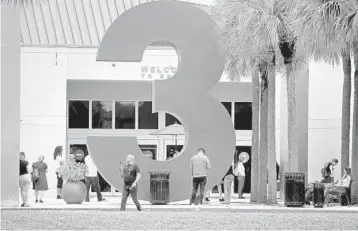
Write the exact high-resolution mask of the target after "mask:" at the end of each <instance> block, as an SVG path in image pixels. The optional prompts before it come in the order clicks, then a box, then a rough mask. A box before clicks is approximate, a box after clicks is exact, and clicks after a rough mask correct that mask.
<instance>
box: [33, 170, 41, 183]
mask: <svg viewBox="0 0 358 231" xmlns="http://www.w3.org/2000/svg"><path fill="white" fill-rule="evenodd" d="M39 179H40V173H39V170H38V169H37V168H34V170H32V172H31V181H32V182H34V183H35V182H36V181H38V180H39Z"/></svg>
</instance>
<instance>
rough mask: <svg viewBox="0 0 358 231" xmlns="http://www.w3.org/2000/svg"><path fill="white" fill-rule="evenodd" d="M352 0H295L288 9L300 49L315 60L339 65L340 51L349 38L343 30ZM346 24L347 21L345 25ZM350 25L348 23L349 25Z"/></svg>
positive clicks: (350, 10) (343, 48)
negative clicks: (300, 43)
mask: <svg viewBox="0 0 358 231" xmlns="http://www.w3.org/2000/svg"><path fill="white" fill-rule="evenodd" d="M355 5H357V3H355V0H324V1H322V0H311V1H298V2H297V3H296V4H295V6H294V7H293V10H292V11H291V14H292V18H294V19H295V20H294V21H293V29H294V30H295V33H296V34H297V35H298V40H300V41H302V42H303V44H302V45H303V47H302V48H303V51H304V52H306V53H307V54H309V55H310V58H312V59H314V60H315V61H324V62H328V63H332V64H338V63H339V62H340V60H341V52H342V50H345V49H346V47H347V44H348V43H349V42H350V41H351V40H352V37H351V36H348V35H349V33H351V32H349V31H348V30H346V29H344V25H345V21H347V20H343V18H346V17H347V15H348V14H349V13H350V12H352V9H354V7H355ZM347 25H348V24H347ZM348 27H349V26H348Z"/></svg>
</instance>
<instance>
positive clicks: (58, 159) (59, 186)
mask: <svg viewBox="0 0 358 231" xmlns="http://www.w3.org/2000/svg"><path fill="white" fill-rule="evenodd" d="M62 152H63V148H62V146H57V147H56V148H55V151H54V153H53V158H54V160H55V161H56V175H57V199H62V187H63V179H62V177H60V176H58V168H60V167H61V165H63V164H64V160H63V157H62Z"/></svg>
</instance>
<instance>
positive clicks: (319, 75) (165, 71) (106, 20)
mask: <svg viewBox="0 0 358 231" xmlns="http://www.w3.org/2000/svg"><path fill="white" fill-rule="evenodd" d="M148 1H149V0H148ZM145 2H147V0H100V1H98V0H86V1H74V0H66V1H60V0H54V1H46V3H44V2H42V3H40V4H37V3H33V1H29V2H28V3H24V4H22V5H21V19H20V22H21V45H22V47H21V150H22V151H24V152H25V153H26V154H27V156H28V158H29V160H30V161H35V160H36V159H37V157H38V156H39V155H44V156H45V162H46V163H47V164H48V166H49V173H48V175H47V176H48V181H49V187H50V188H55V187H56V175H55V173H54V171H55V162H54V160H53V151H54V149H55V147H56V146H57V145H63V146H64V147H66V153H69V152H71V151H72V152H76V153H81V152H82V153H83V154H85V155H87V154H88V151H87V147H86V138H87V136H88V135H114V136H121V135H122V136H123V135H131V136H136V137H137V138H138V143H139V145H140V148H141V149H142V150H143V153H144V154H145V155H147V156H148V157H149V158H153V159H155V160H158V161H165V160H166V159H167V158H168V153H169V152H170V151H171V150H174V149H175V148H177V149H178V150H179V151H180V149H181V148H182V147H183V145H184V141H185V135H184V134H179V133H180V131H177V132H178V135H177V136H174V135H151V134H150V133H153V132H155V131H156V130H158V129H163V128H165V127H167V126H169V125H172V124H175V123H178V124H180V121H179V120H178V119H177V118H175V117H174V116H172V115H170V114H168V113H164V112H160V113H156V114H152V102H151V98H150V95H151V94H150V92H146V91H147V90H148V88H147V87H145V86H143V88H141V87H139V88H136V89H135V90H134V91H137V92H133V97H132V98H128V97H127V98H123V99H110V98H108V99H103V98H96V95H98V94H96V91H101V89H102V90H103V89H104V88H101V84H102V83H103V84H106V83H107V85H108V83H111V82H108V81H113V80H122V81H124V82H125V83H126V84H129V83H130V81H135V82H136V83H139V82H142V83H143V85H148V84H150V83H151V81H153V80H154V79H166V78H170V77H171V76H173V74H174V73H175V72H176V70H177V67H178V57H177V54H176V52H175V50H173V49H172V48H170V47H165V46H163V44H153V46H150V47H148V49H147V50H146V51H145V53H144V56H143V61H142V62H141V63H112V62H97V61H96V53H97V50H98V47H99V45H100V41H101V39H102V37H103V36H104V34H105V32H106V30H107V29H108V27H109V26H110V25H111V23H112V22H113V20H115V19H116V18H117V17H118V15H120V14H121V13H123V12H124V11H126V10H128V9H129V8H131V7H133V6H135V5H137V4H140V3H145ZM183 4H191V3H183ZM195 5H196V4H195ZM196 6H198V7H200V8H203V9H204V10H205V8H206V7H207V6H204V5H196ZM154 45H155V46H154ZM306 79H307V83H306V84H304V86H303V88H302V89H303V90H302V91H301V94H303V95H304V98H305V97H306V98H307V93H308V95H309V104H308V105H309V108H308V112H309V113H308V117H309V120H308V141H306V145H307V147H304V148H303V149H302V150H305V148H306V150H308V152H307V151H302V153H300V155H301V154H302V156H307V158H308V160H307V161H308V170H307V171H308V179H309V180H315V179H319V178H320V168H321V166H322V165H323V164H324V163H325V162H326V161H328V160H330V159H332V158H334V157H335V158H338V159H340V134H341V130H340V123H341V99H342V89H343V72H342V68H341V67H340V66H336V67H333V66H331V65H329V64H325V63H313V62H311V63H310V65H309V85H307V84H308V76H306ZM81 80H101V81H103V82H99V84H98V85H97V86H93V85H92V88H91V90H90V93H89V94H88V98H85V97H80V98H78V97H77V96H78V94H76V92H77V90H76V88H75V86H76V85H79V84H81V82H80V81H81ZM106 81H107V82H106ZM124 82H123V83H124ZM308 86H309V87H308ZM82 87H83V86H82ZM304 88H306V90H304ZM280 89H281V88H280V76H278V78H277V104H276V105H277V106H276V112H277V113H276V114H277V123H276V126H277V139H276V140H277V160H278V162H280V136H279V135H280V94H281V93H280V92H281V91H280ZM212 92H213V95H214V96H215V97H216V99H218V100H220V101H221V102H222V104H223V106H224V107H225V108H226V109H227V112H228V113H229V114H230V115H231V118H232V122H233V126H234V127H235V130H236V146H237V149H238V150H239V151H246V152H248V153H250V152H251V133H252V132H251V127H252V125H251V116H252V110H251V99H252V95H251V94H252V93H251V84H250V80H249V79H245V78H242V79H241V81H240V82H234V83H233V82H230V81H229V79H228V76H226V75H225V74H224V75H223V77H222V80H221V83H220V84H218V86H217V87H214V89H213V91H212ZM137 93H138V94H137ZM173 94H175V89H173ZM66 118H67V121H66ZM304 120H305V119H304V118H303V123H304ZM306 123H307V120H306ZM306 135H307V133H306ZM306 140H307V137H306ZM175 144H177V145H176V147H175ZM339 168H340V167H337V169H336V175H337V177H339V174H340V169H339ZM247 171H248V174H249V173H250V162H248V163H247ZM247 178H248V180H247V182H246V185H245V191H246V192H249V189H250V180H249V175H248V177H247ZM100 179H101V189H102V191H104V192H108V193H115V189H114V188H112V187H111V186H110V185H108V184H107V183H106V182H105V180H103V179H102V178H101V177H100Z"/></svg>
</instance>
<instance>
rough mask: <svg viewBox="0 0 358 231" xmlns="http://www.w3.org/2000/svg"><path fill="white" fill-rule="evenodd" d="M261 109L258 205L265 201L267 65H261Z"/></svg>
mask: <svg viewBox="0 0 358 231" xmlns="http://www.w3.org/2000/svg"><path fill="white" fill-rule="evenodd" d="M260 69H261V70H260V76H261V107H260V148H259V150H260V151H259V161H258V162H259V182H258V196H257V202H258V203H266V201H267V156H268V149H267V148H268V144H267V122H268V120H267V116H268V89H267V77H268V76H267V75H268V73H267V65H261V68H260Z"/></svg>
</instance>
